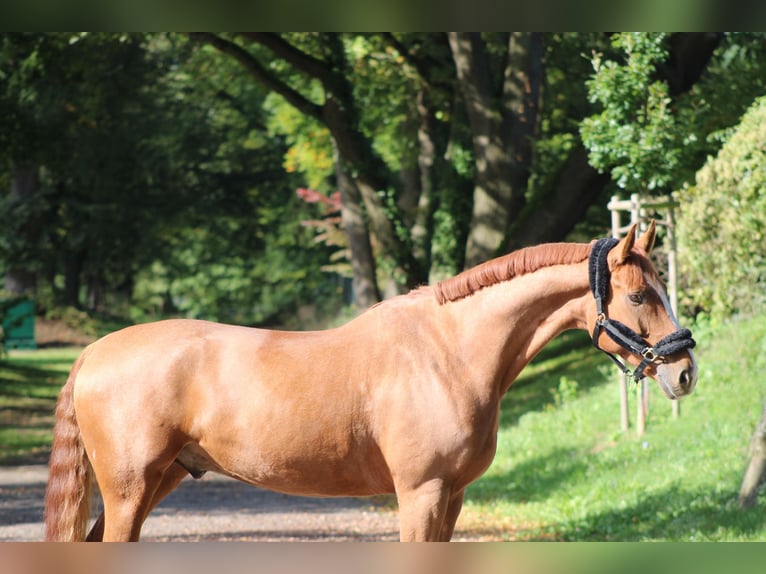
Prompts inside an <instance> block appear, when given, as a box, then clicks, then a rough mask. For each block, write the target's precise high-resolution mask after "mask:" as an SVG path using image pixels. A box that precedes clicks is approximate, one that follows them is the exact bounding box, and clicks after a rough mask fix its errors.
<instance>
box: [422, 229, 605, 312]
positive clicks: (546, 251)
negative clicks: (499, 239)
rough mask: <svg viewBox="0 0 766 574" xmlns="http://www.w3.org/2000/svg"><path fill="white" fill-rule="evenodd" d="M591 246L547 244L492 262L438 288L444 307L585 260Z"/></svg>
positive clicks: (584, 244)
mask: <svg viewBox="0 0 766 574" xmlns="http://www.w3.org/2000/svg"><path fill="white" fill-rule="evenodd" d="M590 250H591V244H590V243H546V244H543V245H536V246H534V247H527V248H525V249H520V250H519V251H514V252H513V253H509V254H508V255H503V256H502V257H497V258H496V259H491V260H489V261H486V262H485V263H481V264H480V265H477V266H476V267H472V268H471V269H468V270H466V271H463V272H462V273H460V274H458V275H455V276H454V277H450V278H449V279H445V280H444V281H440V282H439V283H437V284H436V285H434V287H433V290H434V294H435V296H436V300H437V301H438V302H439V304H440V305H443V304H444V303H446V302H448V301H457V300H458V299H463V298H464V297H468V296H469V295H473V294H474V293H475V292H476V291H479V290H480V289H484V288H485V287H490V286H491V285H494V284H496V283H500V282H502V281H510V280H511V279H513V278H514V277H519V276H521V275H526V274H528V273H534V272H535V271H537V270H538V269H542V268H543V267H550V266H552V265H569V264H572V263H580V262H582V261H585V260H586V259H587V258H588V255H590Z"/></svg>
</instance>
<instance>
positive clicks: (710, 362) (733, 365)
mask: <svg viewBox="0 0 766 574" xmlns="http://www.w3.org/2000/svg"><path fill="white" fill-rule="evenodd" d="M695 335H696V336H697V339H698V342H699V346H698V348H697V351H696V356H697V362H698V365H699V367H700V378H699V382H698V385H697V388H696V390H695V392H694V393H693V394H692V395H691V396H689V397H687V398H686V399H684V400H683V401H682V404H681V416H680V417H679V418H673V417H672V414H671V403H670V402H669V401H668V400H667V399H666V398H665V397H664V395H663V394H662V393H661V391H660V390H659V389H658V388H657V386H656V384H655V383H653V382H652V383H650V384H651V385H652V388H651V391H650V392H651V402H650V412H649V418H648V420H647V428H646V431H645V433H644V434H643V436H642V437H640V438H638V437H637V435H636V432H635V429H634V428H632V429H631V430H629V431H628V432H627V433H622V432H620V407H619V391H618V382H617V381H618V377H617V374H618V372H617V371H616V369H615V368H613V366H612V364H611V362H609V361H608V359H606V357H605V356H603V355H602V354H601V353H598V352H596V351H595V350H594V349H592V348H588V341H587V336H585V337H580V336H579V335H577V334H567V335H565V336H564V337H562V338H560V340H557V341H554V343H553V344H552V345H553V347H552V348H551V349H549V350H547V352H546V354H545V355H543V356H541V357H538V359H536V360H535V362H534V363H533V364H532V365H530V366H529V368H528V369H527V370H526V371H525V372H524V373H522V376H521V377H520V378H519V379H518V380H517V381H516V382H515V383H514V385H513V386H512V387H511V390H510V391H509V392H508V394H507V395H506V397H505V398H504V401H503V405H502V418H501V421H502V422H501V428H500V434H499V440H498V453H497V457H496V458H495V461H494V463H493V465H492V466H491V467H490V469H489V470H488V471H487V473H486V474H485V475H484V476H483V477H482V478H481V479H480V480H478V481H477V482H476V483H474V484H473V485H471V486H470V487H469V489H468V494H467V500H466V504H465V509H464V513H463V516H461V519H460V522H458V528H460V527H461V526H462V527H464V528H469V529H479V530H481V529H486V530H487V531H488V533H489V534H490V535H491V536H492V537H499V538H504V539H521V540H593V541H602V540H621V541H637V540H667V541H687V540H737V541H740V540H766V516H765V515H764V509H763V506H764V504H766V496H764V495H761V498H760V503H759V504H758V505H756V507H755V508H754V509H752V510H742V509H740V508H739V506H738V503H737V496H738V493H739V487H740V483H741V480H742V475H743V472H744V469H745V466H746V464H747V460H748V447H749V444H750V438H751V435H752V433H753V431H754V430H755V426H756V424H757V423H758V421H759V420H760V415H761V409H762V408H763V404H764V400H765V399H766V381H765V380H764V379H763V375H762V373H763V372H764V367H766V316H761V317H756V318H753V319H750V320H747V321H741V322H732V323H731V324H730V325H727V326H724V327H722V328H720V329H718V330H717V331H716V332H711V331H710V330H708V331H707V332H702V331H700V332H697V333H695ZM594 361H595V362H596V363H599V364H601V365H603V366H600V367H595V366H594V365H595V363H594ZM629 402H630V411H631V422H633V421H634V420H635V413H634V411H635V406H636V397H635V395H634V394H633V393H630V394H629Z"/></svg>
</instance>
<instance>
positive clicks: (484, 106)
mask: <svg viewBox="0 0 766 574" xmlns="http://www.w3.org/2000/svg"><path fill="white" fill-rule="evenodd" d="M449 41H450V47H451V49H452V54H453V58H454V61H455V68H456V70H457V78H458V84H459V86H460V89H461V91H462V94H463V99H464V101H465V105H466V110H467V112H468V120H469V124H470V126H471V132H472V141H473V151H474V158H475V168H476V184H475V188H474V204H473V214H472V220H471V229H470V231H469V234H468V241H467V244H466V258H465V266H466V267H472V266H474V265H476V264H478V263H481V262H482V261H485V260H487V259H489V258H491V257H494V256H496V255H497V254H498V252H499V250H501V249H502V248H503V242H504V240H505V237H506V233H507V231H508V227H509V225H510V224H511V222H512V221H513V220H515V219H516V217H518V216H519V214H520V212H521V209H522V207H523V206H524V203H525V194H526V191H527V182H528V181H529V175H530V170H531V165H532V141H533V139H534V134H535V131H536V127H537V113H538V101H539V96H540V83H541V79H542V55H543V50H542V35H541V34H533V33H526V32H516V33H513V34H511V35H510V36H509V39H508V53H507V64H506V66H505V69H504V75H503V81H502V84H501V89H500V91H499V93H498V90H497V89H496V88H495V86H494V84H495V82H494V80H493V77H492V73H491V65H490V61H489V55H488V52H487V49H486V46H485V44H484V41H483V40H482V38H481V35H480V34H478V33H450V34H449Z"/></svg>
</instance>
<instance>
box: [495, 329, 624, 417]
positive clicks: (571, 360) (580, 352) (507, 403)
mask: <svg viewBox="0 0 766 574" xmlns="http://www.w3.org/2000/svg"><path fill="white" fill-rule="evenodd" d="M605 360H607V359H606V357H605V356H604V355H603V353H599V352H598V351H597V350H596V349H594V348H593V346H592V345H591V343H590V337H589V336H588V334H587V333H585V332H584V331H567V332H565V333H562V334H561V335H559V336H558V337H556V338H555V339H554V340H553V341H551V342H550V343H549V344H548V345H547V346H546V347H545V348H544V349H543V350H542V351H541V352H540V353H539V354H538V355H537V357H535V358H534V360H533V361H532V362H531V363H530V364H529V365H528V366H527V367H526V369H524V371H522V373H521V375H520V376H519V378H518V379H516V380H515V381H514V382H513V384H512V385H511V388H510V389H509V390H508V392H507V393H506V395H505V397H503V400H502V403H501V406H500V428H505V427H509V426H514V425H516V424H517V423H518V420H519V418H520V417H521V416H522V415H523V414H525V413H528V412H532V411H542V410H544V409H545V407H546V406H547V405H550V404H552V403H553V392H554V391H556V390H557V389H558V387H559V385H560V383H561V379H562V377H566V378H567V379H568V380H571V381H575V382H576V383H577V392H579V393H584V392H587V391H588V390H589V389H592V388H594V387H597V386H600V385H603V384H607V383H609V382H614V381H616V380H617V375H616V374H615V377H614V379H611V378H610V379H606V380H605V379H604V377H603V375H602V374H601V373H600V371H599V367H600V366H601V365H603V364H605V363H604V361H605ZM607 362H608V360H607ZM615 373H617V371H615Z"/></svg>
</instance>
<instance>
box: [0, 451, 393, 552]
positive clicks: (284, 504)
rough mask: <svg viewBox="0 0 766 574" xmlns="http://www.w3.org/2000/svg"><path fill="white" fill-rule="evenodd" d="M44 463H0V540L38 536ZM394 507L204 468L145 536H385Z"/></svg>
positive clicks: (158, 512)
mask: <svg viewBox="0 0 766 574" xmlns="http://www.w3.org/2000/svg"><path fill="white" fill-rule="evenodd" d="M46 477H47V468H46V466H45V465H31V466H15V467H0V541H11V540H14V541H30V540H42V538H43V525H42V522H41V520H42V513H43V497H44V494H45V481H46ZM397 524H398V521H397V517H396V512H394V511H393V510H391V509H390V508H389V507H388V506H385V505H383V504H381V503H379V502H376V501H375V500H370V499H357V498H306V497H300V496H287V495H284V494H278V493H274V492H270V491H266V490H262V489H260V488H255V487H252V486H249V485H246V484H244V483H241V482H239V481H236V480H232V479H229V478H226V477H222V476H218V475H215V474H212V473H208V474H207V475H205V477H204V478H202V479H201V480H196V481H195V480H192V479H186V480H184V482H182V483H181V485H180V486H179V487H178V488H177V489H176V490H175V491H174V492H172V493H171V494H170V495H169V496H168V497H167V498H166V499H165V500H163V501H162V503H161V504H160V505H159V506H158V507H157V508H156V509H155V510H154V512H152V513H151V514H150V515H149V518H148V519H147V521H146V522H145V524H144V527H143V530H142V536H141V539H142V540H145V541H171V540H172V541H199V540H205V541H212V540H220V541H229V540H237V541H244V540H247V541H281V542H287V541H338V542H341V541H392V540H397V539H398V528H397Z"/></svg>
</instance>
